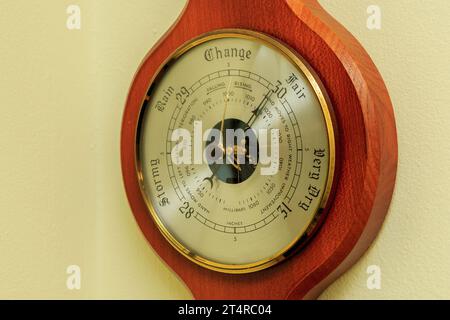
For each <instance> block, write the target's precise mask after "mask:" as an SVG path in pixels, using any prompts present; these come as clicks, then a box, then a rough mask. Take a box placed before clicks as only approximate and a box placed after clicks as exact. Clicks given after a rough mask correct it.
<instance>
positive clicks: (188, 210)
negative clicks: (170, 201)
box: [178, 201, 194, 219]
mask: <svg viewBox="0 0 450 320" xmlns="http://www.w3.org/2000/svg"><path fill="white" fill-rule="evenodd" d="M178 210H179V211H180V212H181V214H183V215H184V216H185V217H186V219H189V218H190V217H192V214H193V213H194V208H192V207H191V206H190V204H189V202H187V201H186V202H185V203H183V205H182V206H181V207H180V208H178Z"/></svg>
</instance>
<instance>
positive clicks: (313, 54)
mask: <svg viewBox="0 0 450 320" xmlns="http://www.w3.org/2000/svg"><path fill="white" fill-rule="evenodd" d="M121 160H122V171H123V179H124V185H125V189H126V194H127V196H128V200H129V203H130V206H131V209H132V212H133V214H134V216H135V219H136V221H137V223H138V224H139V227H140V229H141V230H142V232H143V234H144V236H145V238H146V239H147V241H148V242H149V244H150V246H151V247H152V248H153V249H154V250H155V251H156V253H157V254H158V255H159V256H160V257H161V258H162V259H163V260H164V261H165V263H166V264H167V266H168V267H169V268H171V269H172V270H173V271H175V272H176V273H177V274H178V276H179V277H180V278H181V279H182V281H184V283H185V284H186V285H187V286H188V287H189V289H190V290H191V292H192V294H193V296H194V297H195V298H197V299H314V298H316V297H317V296H318V295H319V294H320V293H321V292H322V291H323V290H324V289H325V288H327V286H328V285H330V284H331V283H332V282H333V281H334V280H335V279H336V278H337V277H339V276H340V275H341V274H342V273H343V272H344V271H346V270H347V269H348V268H350V267H351V266H352V265H353V264H354V263H355V262H356V261H357V260H358V259H359V257H361V255H362V254H363V253H364V252H365V251H366V250H367V248H368V247H369V245H370V244H371V243H372V241H373V239H374V238H375V236H376V234H377V232H378V230H379V229H380V227H381V225H382V223H383V220H384V217H385V215H386V213H387V211H388V208H389V204H390V201H391V197H392V193H393V188H394V183H395V176H396V169H397V135H396V128H395V120H394V114H393V109H392V105H391V101H390V98H389V95H388V92H387V89H386V87H385V85H384V82H383V80H382V78H381V76H380V74H379V72H378V71H377V68H376V67H375V65H374V63H373V62H372V60H371V59H370V57H369V55H368V54H367V53H366V51H365V50H364V49H363V48H362V46H361V45H360V44H359V43H358V41H357V40H356V39H355V38H354V37H353V36H352V35H351V34H350V33H349V32H348V31H347V30H345V29H344V28H343V27H342V26H341V25H340V24H339V23H338V22H337V21H335V20H334V19H333V17H331V16H330V15H329V14H328V13H327V12H325V10H324V9H323V8H322V7H321V6H320V5H319V3H318V2H317V1H316V0H190V1H188V3H187V4H186V7H185V8H184V10H183V12H182V14H181V16H180V17H179V19H178V20H177V22H176V23H175V25H174V26H173V27H172V28H171V29H170V30H169V31H168V32H167V33H166V34H165V35H164V37H163V38H162V39H161V40H160V41H159V42H158V43H157V44H156V45H155V46H154V47H153V49H151V51H150V52H149V54H148V55H147V56H146V57H145V59H144V60H143V62H142V64H141V66H140V67H139V69H138V71H137V73H136V75H135V77H134V80H133V82H132V85H131V89H130V92H129V95H128V99H127V102H126V106H125V111H124V116H123V123H122V133H121Z"/></svg>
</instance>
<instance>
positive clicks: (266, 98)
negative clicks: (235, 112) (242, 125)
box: [247, 89, 273, 128]
mask: <svg viewBox="0 0 450 320" xmlns="http://www.w3.org/2000/svg"><path fill="white" fill-rule="evenodd" d="M272 93H273V90H272V89H270V90H269V91H268V92H267V93H266V94H265V95H264V98H263V99H262V101H261V102H260V103H259V105H258V107H257V108H256V109H255V110H253V111H252V116H251V117H250V119H248V121H247V127H248V128H251V126H252V125H253V123H255V121H256V119H257V118H258V116H259V115H260V114H261V111H262V109H263V108H264V106H265V105H266V103H267V101H269V98H270V97H271V96H272Z"/></svg>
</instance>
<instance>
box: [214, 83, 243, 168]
mask: <svg viewBox="0 0 450 320" xmlns="http://www.w3.org/2000/svg"><path fill="white" fill-rule="evenodd" d="M232 80H233V78H232V77H230V82H229V83H228V88H227V91H226V95H225V107H224V108H223V114H222V123H221V124H220V143H219V148H220V149H222V152H224V154H225V156H226V157H227V159H228V160H230V162H231V163H230V164H231V165H232V166H233V167H234V168H235V169H236V170H238V171H241V167H240V166H239V165H238V164H236V163H234V161H233V159H231V157H230V156H229V154H228V153H227V150H225V148H224V145H223V136H224V125H225V115H226V114H227V109H228V102H229V101H230V88H231V83H232V82H233V81H232Z"/></svg>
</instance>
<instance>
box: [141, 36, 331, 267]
mask: <svg viewBox="0 0 450 320" xmlns="http://www.w3.org/2000/svg"><path fill="white" fill-rule="evenodd" d="M223 38H240V39H247V40H252V41H258V42H262V43H263V44H264V45H268V46H269V47H272V48H274V49H275V50H278V51H279V52H281V53H283V55H284V56H285V57H287V58H288V59H289V60H290V61H291V62H292V63H293V64H294V65H295V66H296V67H297V69H298V70H299V71H300V72H302V73H303V74H304V75H305V76H306V77H307V79H308V81H309V83H310V84H311V86H312V87H313V89H314V92H315V93H316V96H317V98H318V100H319V103H320V106H321V108H322V112H323V116H324V119H325V123H326V127H327V134H328V147H329V151H330V156H329V165H328V176H327V182H326V187H325V191H324V193H323V195H322V199H321V201H320V205H319V208H318V209H317V211H316V213H315V214H314V216H313V219H312V220H311V222H310V223H309V224H308V225H306V228H305V230H304V231H303V232H301V233H299V236H298V237H297V238H296V239H295V240H293V241H292V242H291V243H290V244H289V245H287V246H286V247H285V248H283V249H282V250H280V251H279V252H277V253H276V254H274V255H273V256H272V257H270V258H268V259H264V260H261V261H258V262H254V263H250V264H241V265H230V264H222V263H218V262H214V261H211V260H208V259H205V258H203V257H201V256H199V255H196V254H194V253H192V252H191V251H190V250H189V249H187V248H186V247H185V246H184V245H183V244H182V243H180V242H179V241H178V240H177V239H175V238H174V237H173V235H172V234H171V233H170V232H169V231H168V230H167V228H166V227H165V226H164V223H163V222H162V221H161V219H160V218H159V216H158V214H157V213H156V210H155V208H154V207H153V204H152V203H151V201H149V199H148V197H147V195H146V193H145V191H144V176H143V173H142V164H141V161H140V155H139V150H140V132H139V131H140V128H141V126H142V121H143V118H144V114H145V112H144V109H145V108H144V107H145V105H146V102H147V100H148V97H144V98H143V100H142V103H141V109H140V114H139V121H138V125H137V128H136V132H135V141H136V149H135V150H136V163H135V166H136V173H137V177H138V179H139V187H140V191H141V196H142V197H143V199H144V201H145V203H146V205H147V208H148V210H149V213H150V216H151V217H152V219H153V220H154V221H155V223H156V225H157V227H158V229H159V230H160V232H161V233H162V235H163V236H164V238H165V239H166V240H167V241H168V242H169V243H170V244H171V245H172V246H173V247H174V248H175V249H176V250H177V251H178V252H179V253H181V254H182V255H183V256H185V257H186V258H188V259H189V260H191V261H192V262H194V263H196V264H197V265H200V266H202V267H204V268H207V269H210V270H214V271H218V272H222V273H229V274H243V273H251V272H256V271H260V270H263V269H266V268H269V267H271V266H274V265H275V264H277V263H279V262H281V261H283V260H285V259H286V258H288V257H289V256H290V255H291V254H292V253H293V252H295V251H296V250H295V249H296V248H299V247H301V246H302V245H303V244H304V243H305V242H307V241H308V240H309V239H310V238H311V236H312V233H313V231H314V230H315V229H316V226H317V223H318V222H319V221H320V218H321V216H322V215H323V213H324V212H323V211H324V209H325V208H326V206H327V205H328V201H329V200H330V193H331V190H332V186H333V180H334V173H335V161H336V141H335V127H334V124H333V120H332V115H331V110H332V108H331V102H330V99H329V98H328V95H327V93H326V91H325V88H324V86H323V85H322V83H321V81H320V79H319V78H318V76H317V75H316V73H315V72H314V70H313V69H312V67H311V66H310V65H309V64H308V63H307V62H306V61H305V60H304V59H303V58H302V57H301V56H300V55H299V54H297V53H295V51H294V50H293V49H291V48H290V47H289V46H288V45H286V44H284V43H281V42H280V41H279V40H276V39H274V38H272V37H270V36H267V35H265V34H263V33H260V32H256V31H250V30H245V29H221V30H216V31H213V32H209V33H206V34H204V35H201V36H199V37H198V38H195V39H193V40H191V41H189V42H188V43H186V44H184V45H183V46H181V47H180V48H179V49H177V50H176V51H175V52H174V53H173V54H172V55H171V56H170V57H169V58H168V59H167V61H166V62H165V63H163V64H162V66H161V67H160V69H159V70H158V71H157V72H156V74H155V76H154V77H153V79H152V81H151V84H150V87H149V90H148V91H147V92H151V91H152V88H154V87H155V86H156V84H157V83H158V79H160V78H161V76H162V75H163V74H164V72H163V70H166V68H168V67H169V66H170V65H172V64H173V63H174V62H175V61H176V60H177V59H179V58H180V57H181V56H182V55H183V54H185V53H186V52H188V51H189V50H191V49H192V48H194V47H196V46H198V45H201V44H203V43H205V42H208V41H212V40H216V39H223Z"/></svg>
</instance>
